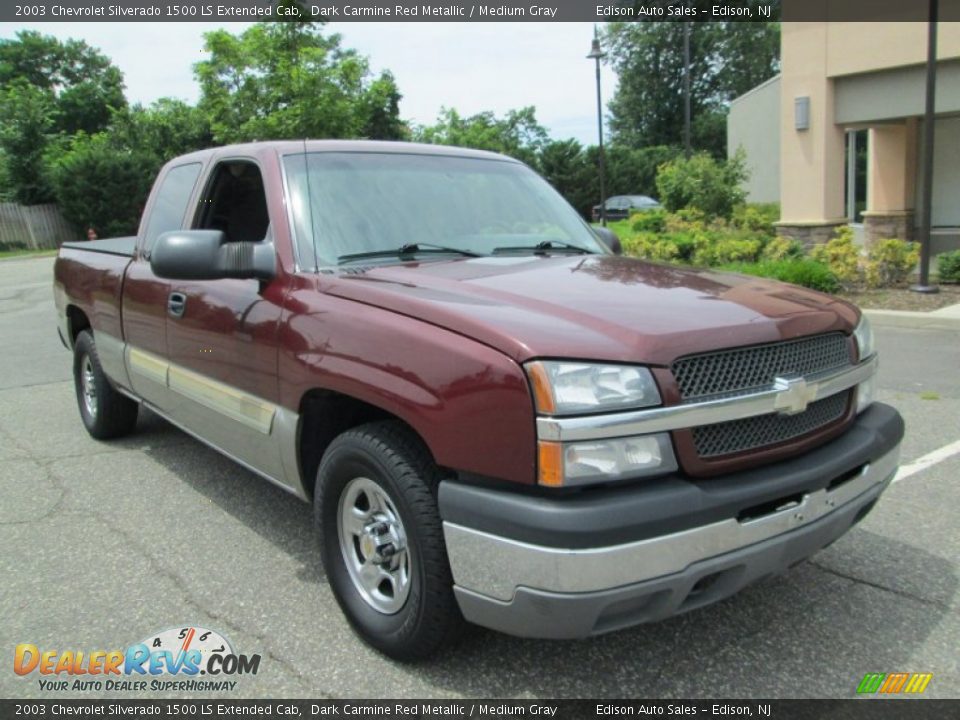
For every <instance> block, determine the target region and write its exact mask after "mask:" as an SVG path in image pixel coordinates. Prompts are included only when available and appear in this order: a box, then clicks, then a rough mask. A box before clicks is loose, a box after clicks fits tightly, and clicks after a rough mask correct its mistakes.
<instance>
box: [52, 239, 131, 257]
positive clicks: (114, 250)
mask: <svg viewBox="0 0 960 720" xmlns="http://www.w3.org/2000/svg"><path fill="white" fill-rule="evenodd" d="M63 247H65V248H70V249H71V250H86V251H87V252H95V253H103V254H105V255H121V256H123V257H133V253H134V250H136V247H137V237H136V235H133V236H131V237H118V238H107V239H105V240H84V241H82V242H65V243H63Z"/></svg>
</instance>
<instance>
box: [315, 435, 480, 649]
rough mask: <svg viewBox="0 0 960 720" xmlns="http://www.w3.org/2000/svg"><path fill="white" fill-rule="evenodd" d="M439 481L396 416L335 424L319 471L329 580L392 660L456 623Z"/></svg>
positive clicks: (356, 624)
mask: <svg viewBox="0 0 960 720" xmlns="http://www.w3.org/2000/svg"><path fill="white" fill-rule="evenodd" d="M438 481H439V472H438V471H437V468H436V466H435V464H434V463H433V459H432V458H431V457H430V454H429V453H428V452H427V450H426V448H425V447H424V446H423V444H422V443H421V442H420V441H419V439H418V438H417V437H416V436H415V435H413V433H411V432H410V431H409V430H407V429H406V428H405V427H404V426H402V425H400V424H399V423H396V422H380V423H371V424H369V425H363V426H361V427H358V428H355V429H353V430H348V431H347V432H345V433H343V434H342V435H340V436H339V437H337V438H336V439H335V440H334V441H333V442H332V443H331V444H330V447H329V448H327V451H326V453H325V454H324V456H323V460H322V462H321V463H320V468H319V470H318V471H317V485H316V488H317V489H316V494H315V495H316V497H315V500H314V505H315V514H316V519H317V523H318V525H319V532H320V545H321V555H322V558H323V564H324V567H325V568H326V571H327V576H328V578H329V581H330V586H331V588H332V589H333V592H334V595H335V597H336V599H337V602H338V603H339V605H340V607H341V609H342V610H343V612H344V614H345V615H346V617H347V619H348V620H349V621H350V624H351V625H352V626H353V628H354V630H356V632H357V633H358V634H359V635H360V636H361V637H362V638H363V639H364V640H366V641H367V642H368V643H369V644H370V645H372V646H373V647H375V648H377V649H378V650H380V651H381V652H383V653H385V654H386V655H389V656H390V657H392V658H395V659H398V660H419V659H423V658H426V657H428V656H430V655H432V654H434V653H435V652H437V651H438V650H439V649H440V648H441V647H443V646H444V645H446V644H449V643H450V642H452V641H453V640H454V639H455V637H456V636H457V635H458V634H459V631H460V629H461V626H462V625H463V618H462V616H461V615H460V609H459V607H458V606H457V602H456V599H455V598H454V596H453V580H452V578H451V575H450V565H449V561H448V559H447V552H446V545H445V544H444V541H443V527H442V524H441V522H440V516H439V513H438V511H437V503H436V496H435V490H436V486H437V482H438Z"/></svg>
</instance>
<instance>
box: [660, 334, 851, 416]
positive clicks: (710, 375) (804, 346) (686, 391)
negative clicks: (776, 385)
mask: <svg viewBox="0 0 960 720" xmlns="http://www.w3.org/2000/svg"><path fill="white" fill-rule="evenodd" d="M849 364H850V351H849V349H848V345H847V338H846V337H845V336H844V335H842V334H841V333H830V334H828V335H816V336H814V337H808V338H801V339H800V340H787V341H785V342H778V343H770V344H768V345H754V346H752V347H745V348H735V349H733V350H722V351H720V352H715V353H707V354H703V355H690V356H689V357H685V358H680V359H679V360H677V361H675V362H674V363H673V365H672V366H671V370H672V371H673V376H674V378H675V379H676V381H677V385H678V386H679V388H680V396H681V397H682V398H683V399H684V400H692V399H697V398H703V397H708V396H711V395H726V394H730V393H737V392H744V391H747V390H752V389H755V388H761V387H766V386H769V385H772V384H773V381H774V378H776V377H777V376H779V375H799V376H804V377H805V376H809V375H814V374H816V373H820V372H824V371H826V370H833V369H836V368H841V367H844V366H846V365H849Z"/></svg>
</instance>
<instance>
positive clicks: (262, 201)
mask: <svg viewBox="0 0 960 720" xmlns="http://www.w3.org/2000/svg"><path fill="white" fill-rule="evenodd" d="M269 225H270V217H269V214H268V213H267V196H266V193H265V192H264V189H263V176H262V175H261V174H260V168H258V167H257V166H256V165H255V164H254V163H252V162H250V161H248V160H228V161H225V162H222V163H220V164H219V165H217V167H216V168H214V171H213V174H212V175H211V178H210V182H209V183H208V184H207V189H206V191H205V192H204V194H203V197H202V198H201V199H200V207H199V209H198V212H197V219H196V222H195V223H194V228H195V229H197V230H222V231H223V233H224V235H225V236H226V239H227V242H260V241H261V240H263V239H264V238H265V237H266V235H267V229H268V227H269Z"/></svg>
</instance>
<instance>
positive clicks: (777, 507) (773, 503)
mask: <svg viewBox="0 0 960 720" xmlns="http://www.w3.org/2000/svg"><path fill="white" fill-rule="evenodd" d="M802 502H803V493H796V494H794V495H786V496H784V497H780V498H777V499H776V500H770V501H769V502H765V503H760V504H759V505H751V506H750V507H748V508H746V509H744V510H741V511H740V512H739V513H738V514H737V520H738V521H739V522H742V523H748V522H752V521H754V520H759V519H761V518H764V517H766V516H767V515H775V514H777V513H780V512H783V511H784V510H791V509H793V508H795V507H798V506H799V505H800V503H802Z"/></svg>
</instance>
